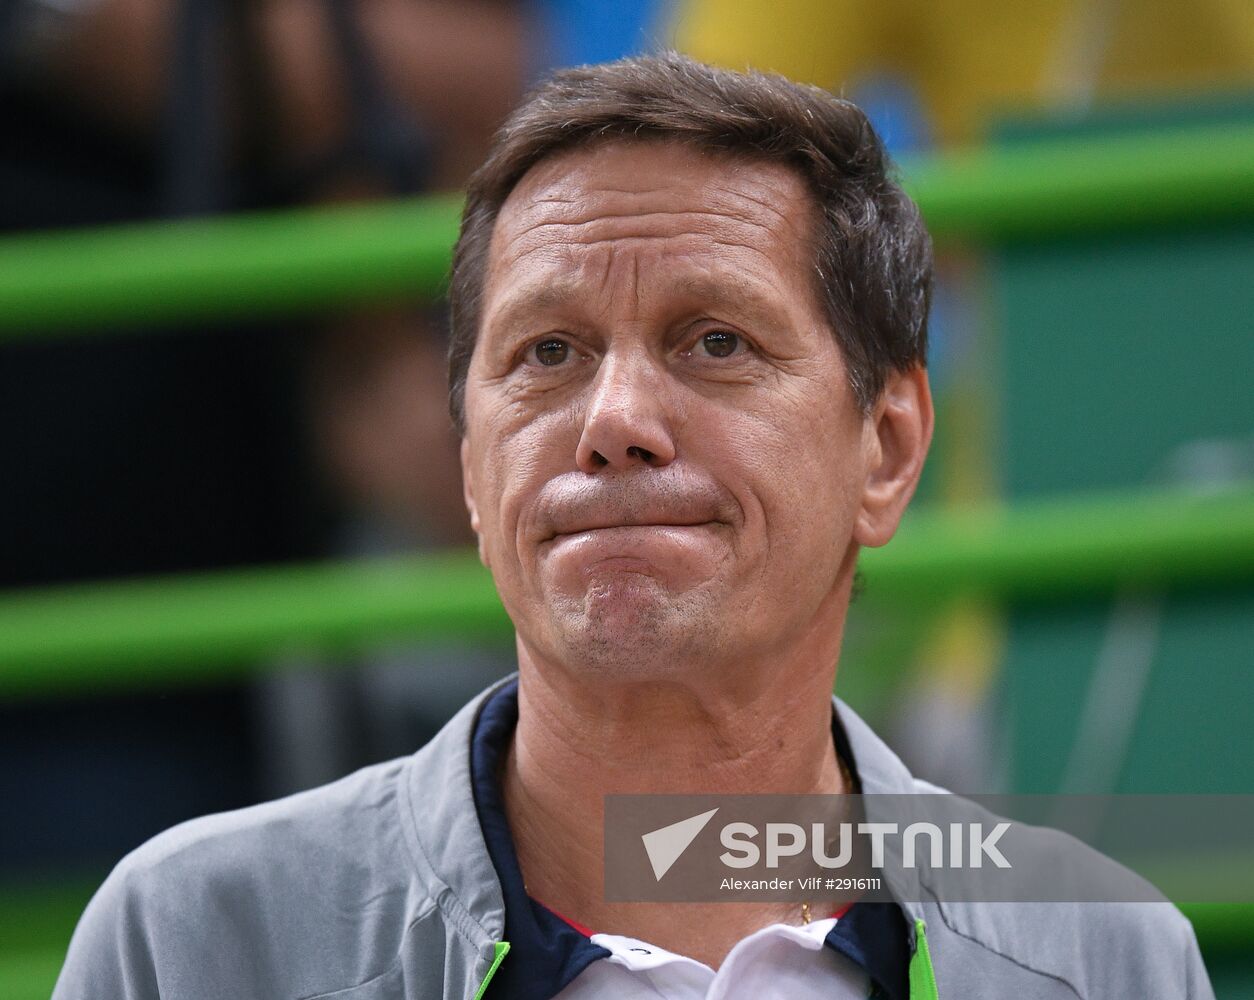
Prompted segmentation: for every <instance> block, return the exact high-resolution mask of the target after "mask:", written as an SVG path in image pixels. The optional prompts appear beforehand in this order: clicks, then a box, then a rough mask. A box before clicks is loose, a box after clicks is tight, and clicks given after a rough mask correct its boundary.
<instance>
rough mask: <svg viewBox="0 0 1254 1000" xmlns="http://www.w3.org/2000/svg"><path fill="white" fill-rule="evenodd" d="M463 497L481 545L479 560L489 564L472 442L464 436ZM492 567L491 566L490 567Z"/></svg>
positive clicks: (476, 537)
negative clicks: (471, 448) (471, 454)
mask: <svg viewBox="0 0 1254 1000" xmlns="http://www.w3.org/2000/svg"><path fill="white" fill-rule="evenodd" d="M461 461H462V499H463V500H465V502H466V512H467V513H468V514H469V515H470V530H471V531H473V532H474V533H475V540H476V541H477V542H478V545H479V561H480V562H481V563H483V565H484V566H488V554H487V552H486V551H484V547H483V532H482V531H481V530H480V524H479V506H478V504H476V503H475V480H474V475H473V473H472V472H471V467H470V442H468V441H467V440H466V439H465V438H462V445H461ZM489 568H491V567H489Z"/></svg>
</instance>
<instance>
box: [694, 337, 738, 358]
mask: <svg viewBox="0 0 1254 1000" xmlns="http://www.w3.org/2000/svg"><path fill="white" fill-rule="evenodd" d="M697 346H698V348H699V349H700V350H701V351H702V352H704V353H705V354H707V355H709V356H710V357H712V358H727V357H731V355H733V354H735V353H736V351H738V350H739V349H740V337H739V336H738V335H737V334H734V333H730V332H728V331H727V330H711V331H710V332H709V333H707V334H705V336H703V337H702V338H701V339H700V340H699V341H697Z"/></svg>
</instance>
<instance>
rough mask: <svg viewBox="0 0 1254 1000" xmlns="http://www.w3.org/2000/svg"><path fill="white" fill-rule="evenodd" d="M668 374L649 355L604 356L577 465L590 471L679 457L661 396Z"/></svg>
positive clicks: (657, 464)
mask: <svg viewBox="0 0 1254 1000" xmlns="http://www.w3.org/2000/svg"><path fill="white" fill-rule="evenodd" d="M663 379H664V377H663V376H662V375H661V374H660V373H658V372H656V371H654V370H653V365H652V363H651V361H650V360H649V359H648V358H643V357H624V356H615V355H613V354H609V355H606V357H605V358H604V359H603V360H602V362H601V365H600V369H599V370H598V372H597V375H596V379H595V381H594V382H593V384H592V387H591V393H592V395H591V398H590V399H589V401H588V408H587V410H586V412H585V414H584V423H583V433H582V434H581V435H580V437H579V445H578V447H577V448H576V450H575V463H576V465H577V466H578V467H579V469H580V470H581V471H583V472H586V473H589V474H592V473H595V472H597V471H599V470H601V469H605V468H620V469H625V468H630V467H631V466H635V465H651V466H654V467H658V468H660V467H662V466H664V465H669V464H670V463H671V462H673V461H674V460H675V439H674V436H673V432H672V428H671V423H670V420H669V418H668V416H667V412H666V407H665V406H664V405H663V403H664V401H663V399H662V392H663V387H662V382H663Z"/></svg>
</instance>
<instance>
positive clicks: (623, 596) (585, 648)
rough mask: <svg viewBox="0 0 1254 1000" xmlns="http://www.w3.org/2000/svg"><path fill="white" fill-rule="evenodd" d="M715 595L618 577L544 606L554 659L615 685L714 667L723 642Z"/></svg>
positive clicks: (635, 576)
mask: <svg viewBox="0 0 1254 1000" xmlns="http://www.w3.org/2000/svg"><path fill="white" fill-rule="evenodd" d="M719 604H720V602H718V601H717V600H716V598H715V597H714V595H712V594H710V593H707V592H704V591H702V590H689V591H685V592H683V593H680V594H673V593H670V592H668V591H667V590H666V588H665V587H664V586H663V585H662V584H661V583H660V582H659V581H658V580H656V579H654V578H653V577H650V576H647V575H645V574H636V573H616V574H614V575H612V576H610V577H606V578H601V579H598V580H594V581H592V582H591V583H590V585H589V587H588V589H587V591H586V592H585V593H584V594H583V595H582V596H581V597H575V596H572V595H564V596H562V597H561V598H559V599H557V600H555V601H554V602H553V603H551V604H550V614H551V616H552V620H553V623H554V625H555V626H556V628H555V634H556V638H557V641H558V643H559V645H560V650H561V652H560V656H561V659H563V660H564V661H565V662H567V663H568V664H569V665H570V666H571V667H572V668H574V669H577V670H580V671H586V672H588V673H589V674H595V675H598V676H604V677H607V678H614V679H618V680H675V679H677V678H678V675H679V674H680V673H681V672H684V671H688V670H691V669H692V666H693V665H694V664H701V663H706V664H708V663H713V662H717V661H718V660H719V659H720V657H721V653H722V647H723V644H724V641H725V639H726V637H727V624H728V623H726V622H723V621H721V619H720V615H719V608H718V605H719Z"/></svg>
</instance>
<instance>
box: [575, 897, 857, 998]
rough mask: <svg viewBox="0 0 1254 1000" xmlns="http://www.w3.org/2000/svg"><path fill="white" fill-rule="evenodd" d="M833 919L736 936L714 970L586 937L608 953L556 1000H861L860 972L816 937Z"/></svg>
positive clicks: (630, 944) (632, 943) (614, 939)
mask: <svg viewBox="0 0 1254 1000" xmlns="http://www.w3.org/2000/svg"><path fill="white" fill-rule="evenodd" d="M835 926H836V918H835V917H829V918H827V919H826V920H815V921H813V922H812V923H810V924H807V925H806V926H804V927H790V926H788V925H787V924H772V925H771V926H769V927H764V928H762V930H760V931H756V932H754V933H753V934H750V935H749V936H748V937H746V938H743V939H742V940H741V941H739V942H738V943H737V944H736V946H735V947H734V948H732V950H731V951H730V952H728V954H727V957H726V958H725V959H724V960H723V964H722V965H721V966H719V969H718V971H717V972H715V971H714V970H713V969H711V968H710V967H709V966H708V965H705V964H704V963H702V962H698V961H697V960H696V959H692V958H688V957H686V956H684V955H676V954H674V953H673V952H669V951H667V950H666V949H665V948H659V947H657V946H656V945H652V944H649V943H648V942H647V941H637V940H636V939H635V938H629V937H622V936H621V935H618V934H593V935H592V937H591V941H592V943H593V944H595V945H600V946H601V947H602V948H605V949H607V950H608V951H609V952H610V955H609V957H608V958H604V959H601V960H600V961H597V962H593V963H591V964H590V965H589V966H588V967H587V968H586V969H584V970H583V972H581V973H580V974H579V975H578V976H577V977H576V978H575V979H574V981H573V982H571V983H570V984H569V985H567V987H566V988H565V989H564V990H562V991H561V992H560V993H559V994H558V995H557V997H558V1000H592V998H594V997H595V998H605V997H614V998H616V1000H657V998H659V997H666V998H668V1000H699V998H700V1000H776V998H778V1000H795V998H798V997H823V998H825V1000H865V998H866V997H867V996H868V995H869V994H870V986H871V984H870V979H869V977H868V976H867V974H866V972H865V971H864V970H863V969H862V968H860V967H859V966H857V965H855V964H854V963H853V962H852V961H850V960H849V959H848V958H846V957H845V956H844V955H842V954H841V953H840V952H838V951H836V950H835V949H833V948H828V947H825V946H824V944H823V939H824V938H826V937H827V935H828V933H829V932H830V931H831V929H832V928H833V927H835Z"/></svg>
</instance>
